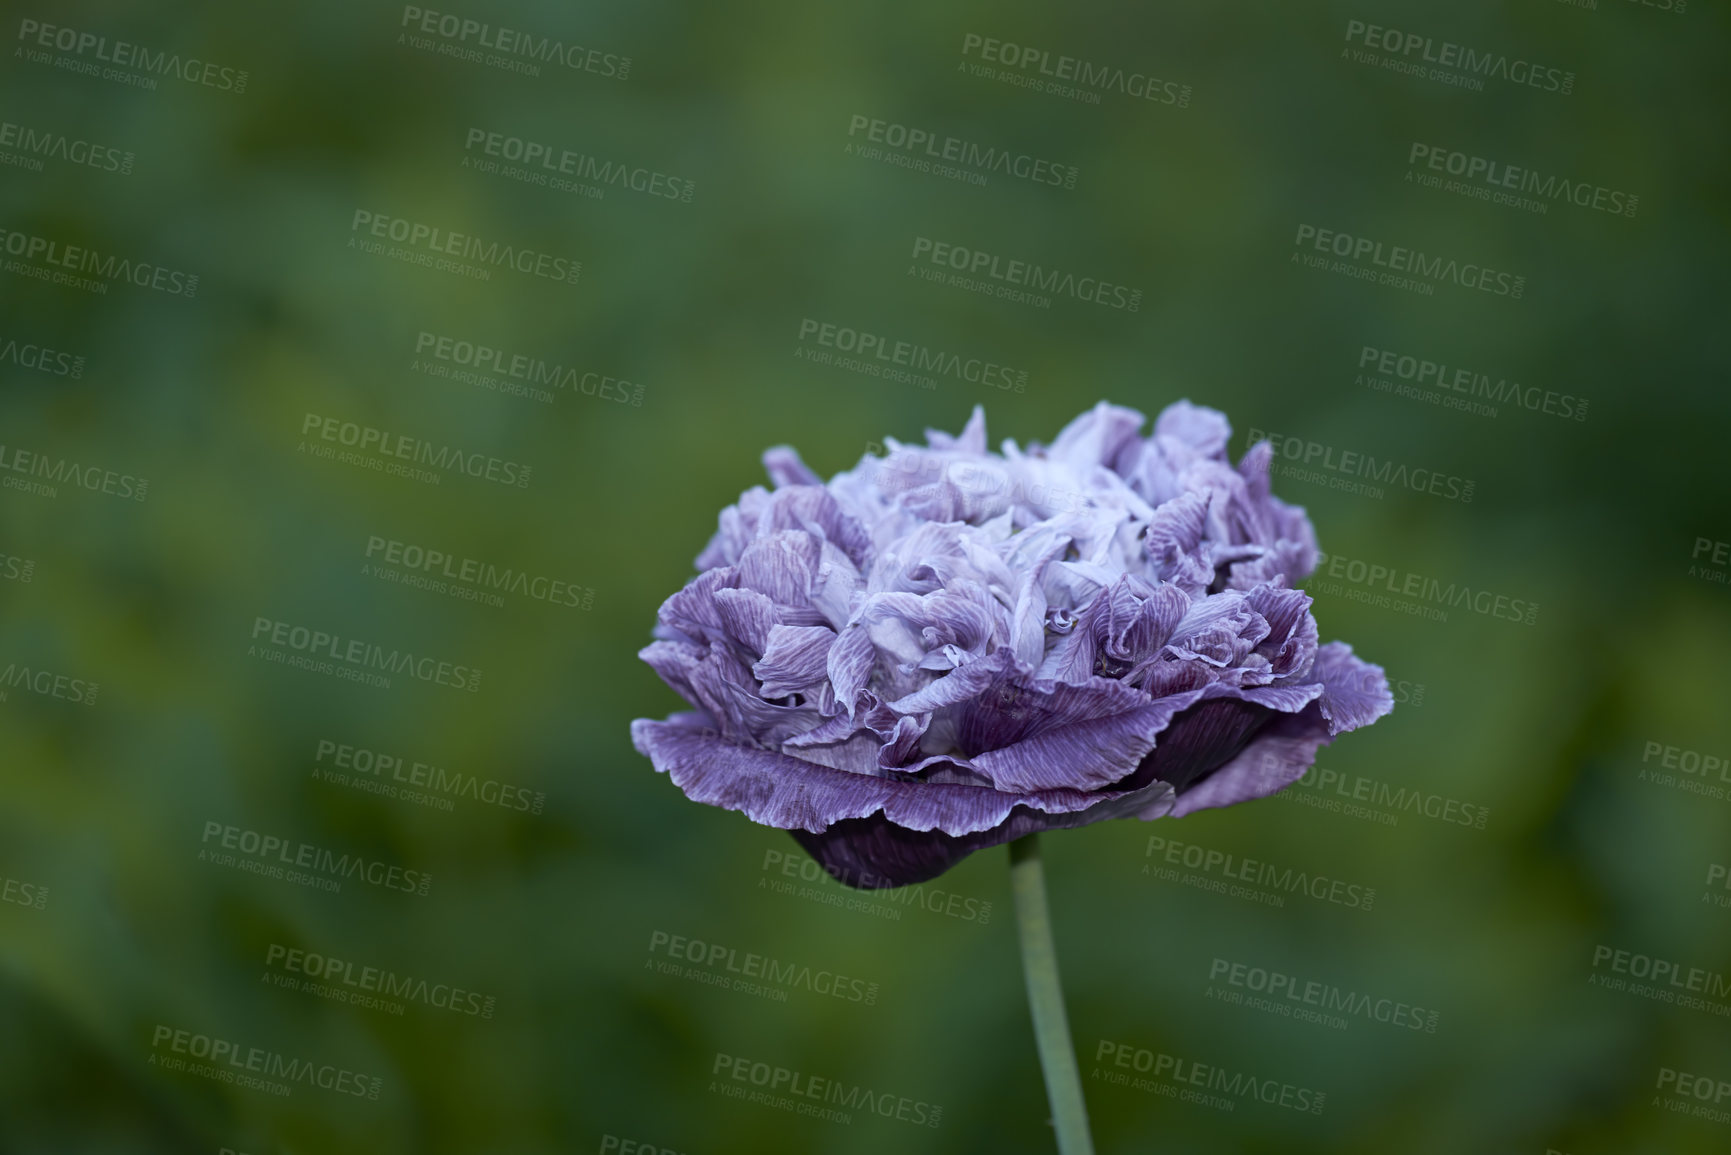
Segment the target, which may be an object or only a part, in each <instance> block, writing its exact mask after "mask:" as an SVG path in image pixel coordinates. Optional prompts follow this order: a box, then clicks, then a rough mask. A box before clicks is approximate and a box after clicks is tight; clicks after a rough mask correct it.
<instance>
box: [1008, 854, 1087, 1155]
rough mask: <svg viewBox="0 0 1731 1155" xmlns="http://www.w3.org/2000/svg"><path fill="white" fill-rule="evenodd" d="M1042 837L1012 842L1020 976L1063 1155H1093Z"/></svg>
mask: <svg viewBox="0 0 1731 1155" xmlns="http://www.w3.org/2000/svg"><path fill="white" fill-rule="evenodd" d="M1038 839H1039V835H1037V834H1026V835H1023V836H1022V837H1021V838H1018V839H1016V840H1015V841H1013V842H1011V843H1010V889H1011V891H1012V892H1013V893H1014V894H1015V897H1016V937H1017V939H1019V940H1020V942H1021V946H1022V973H1023V975H1024V976H1025V977H1026V978H1027V980H1028V1009H1029V1010H1030V1011H1032V1012H1033V1015H1034V1044H1035V1046H1036V1047H1037V1048H1038V1050H1039V1052H1040V1070H1041V1071H1042V1072H1043V1073H1044V1074H1045V1076H1046V1099H1047V1101H1048V1102H1050V1103H1051V1105H1052V1127H1053V1129H1054V1130H1056V1131H1057V1133H1058V1151H1059V1153H1060V1155H1094V1141H1093V1139H1091V1138H1089V1136H1088V1106H1087V1104H1086V1103H1085V1102H1084V1101H1083V1099H1082V1075H1081V1072H1080V1071H1078V1070H1077V1068H1076V1048H1075V1047H1074V1046H1073V1045H1072V1044H1071V1042H1070V1023H1069V1020H1068V1019H1066V1018H1065V1017H1064V988H1063V986H1062V985H1061V984H1060V983H1059V981H1058V951H1057V947H1056V946H1055V945H1054V944H1053V942H1052V912H1051V908H1050V907H1049V906H1047V904H1046V875H1045V872H1044V870H1043V869H1042V868H1041V866H1040V843H1039V841H1038Z"/></svg>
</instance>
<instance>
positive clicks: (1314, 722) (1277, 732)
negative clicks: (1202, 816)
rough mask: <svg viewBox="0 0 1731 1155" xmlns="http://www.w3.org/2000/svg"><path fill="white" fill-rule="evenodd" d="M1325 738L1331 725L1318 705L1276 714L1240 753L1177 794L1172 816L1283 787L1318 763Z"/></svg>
mask: <svg viewBox="0 0 1731 1155" xmlns="http://www.w3.org/2000/svg"><path fill="white" fill-rule="evenodd" d="M1327 743H1328V727H1327V724H1326V723H1325V722H1324V721H1323V719H1322V714H1321V710H1320V709H1319V708H1318V707H1316V706H1311V707H1309V708H1308V709H1306V710H1304V711H1303V712H1302V713H1299V714H1281V715H1276V717H1275V720H1273V721H1272V722H1270V723H1269V724H1268V725H1267V726H1266V727H1264V728H1263V730H1262V731H1261V732H1260V733H1259V734H1257V735H1256V737H1255V739H1254V740H1253V741H1252V742H1251V743H1250V744H1249V745H1248V746H1246V747H1245V748H1244V749H1243V750H1242V751H1240V752H1239V754H1238V756H1237V757H1235V758H1233V759H1232V760H1231V761H1229V762H1227V763H1226V764H1225V765H1223V766H1221V767H1220V768H1219V769H1218V770H1215V771H1214V772H1213V773H1212V774H1210V775H1208V776H1207V777H1206V778H1204V779H1202V781H1201V782H1199V783H1197V784H1196V785H1194V786H1192V787H1190V789H1188V790H1186V791H1184V792H1182V793H1181V794H1179V795H1178V804H1177V805H1176V806H1175V807H1173V809H1172V814H1173V817H1182V816H1184V815H1186V814H1193V813H1195V812H1196V811H1198V810H1207V809H1210V808H1212V807H1216V806H1232V805H1234V804H1236V803H1239V802H1248V801H1250V800H1251V799H1253V798H1265V797H1267V796H1268V795H1270V794H1273V793H1274V792H1275V791H1277V790H1282V789H1285V788H1286V787H1287V786H1290V785H1292V784H1293V783H1294V782H1296V781H1298V780H1299V779H1300V778H1302V777H1303V776H1304V772H1305V771H1306V770H1308V769H1310V767H1311V766H1312V765H1313V764H1315V762H1316V751H1317V750H1318V749H1319V748H1320V747H1322V746H1324V745H1326V744H1327Z"/></svg>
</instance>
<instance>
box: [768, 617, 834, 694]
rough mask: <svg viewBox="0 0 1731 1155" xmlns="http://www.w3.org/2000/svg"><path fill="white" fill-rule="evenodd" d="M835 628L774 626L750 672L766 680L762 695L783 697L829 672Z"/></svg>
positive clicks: (798, 690) (803, 688)
mask: <svg viewBox="0 0 1731 1155" xmlns="http://www.w3.org/2000/svg"><path fill="white" fill-rule="evenodd" d="M834 642H835V631H834V630H832V629H830V628H829V627H828V626H775V627H773V628H772V629H771V630H770V631H769V643H768V645H767V646H765V647H764V649H763V651H762V653H763V658H762V660H760V661H758V662H757V663H756V664H755V665H753V666H752V668H751V672H752V674H753V675H754V676H755V677H756V678H757V680H758V681H760V682H762V683H763V696H764V697H766V698H784V697H786V696H787V695H789V694H797V693H800V692H801V691H803V690H805V689H806V688H807V687H808V686H810V685H811V684H812V683H813V682H816V681H818V680H819V679H821V678H824V677H826V676H827V673H828V669H829V648H830V646H831V644H832V643H834Z"/></svg>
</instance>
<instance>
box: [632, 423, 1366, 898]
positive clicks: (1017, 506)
mask: <svg viewBox="0 0 1731 1155" xmlns="http://www.w3.org/2000/svg"><path fill="white" fill-rule="evenodd" d="M1144 421H1145V418H1144V417H1143V416H1142V414H1140V413H1137V412H1135V411H1134V410H1131V409H1124V408H1120V407H1118V406H1114V405H1108V404H1105V403H1104V402H1102V403H1101V404H1099V405H1097V406H1095V407H1094V408H1093V409H1092V410H1090V411H1088V412H1087V413H1084V414H1083V415H1081V416H1080V417H1078V418H1077V419H1076V420H1074V421H1072V422H1071V423H1070V424H1069V425H1068V426H1066V427H1065V428H1064V430H1063V432H1061V433H1060V434H1059V435H1058V438H1057V440H1056V441H1054V442H1053V443H1052V444H1051V445H1050V446H1040V445H1037V444H1036V445H1030V446H1029V447H1028V448H1027V449H1026V450H1023V449H1019V448H1018V447H1017V446H1016V445H1015V443H1014V442H1010V441H1006V442H1005V443H1004V445H1003V447H1002V453H1001V454H998V453H992V452H990V451H989V450H988V449H987V447H986V427H985V416H984V414H983V412H982V411H981V410H980V409H978V408H976V409H975V410H974V414H973V417H972V419H971V420H970V421H969V422H968V424H967V427H966V428H965V429H963V430H962V432H961V434H960V435H959V436H954V437H952V436H950V435H948V434H944V433H939V432H935V431H928V433H927V442H928V444H927V445H926V446H925V447H923V448H921V447H917V446H907V445H902V444H900V443H898V442H896V441H895V440H893V439H890V440H889V441H888V442H887V445H888V453H887V455H886V456H884V457H881V458H880V457H875V456H871V455H867V456H866V457H865V458H864V459H862V460H861V462H860V464H859V465H858V466H857V467H855V468H854V469H852V470H849V471H847V472H844V473H841V474H838V475H836V476H835V477H834V478H832V479H831V480H830V481H828V482H827V483H826V482H824V481H823V480H822V479H821V478H820V477H818V476H817V475H816V474H815V473H813V472H812V471H811V470H810V469H808V468H807V467H806V465H805V464H804V462H802V461H801V460H800V459H799V456H798V455H797V454H796V453H795V452H794V451H793V450H791V449H788V448H785V447H781V448H775V449H771V450H769V451H768V452H767V453H765V454H764V466H765V468H766V469H767V470H768V472H769V476H770V478H771V480H772V481H773V482H774V485H775V488H774V490H773V491H770V490H765V489H763V488H761V487H756V488H753V489H750V490H748V491H746V492H745V493H744V494H742V495H741V496H740V499H739V502H738V504H736V505H733V506H729V507H728V508H727V509H726V510H724V511H723V512H722V514H721V518H720V527H719V529H718V531H717V532H716V534H715V536H714V538H713V539H712V540H711V541H710V543H709V545H708V547H707V548H706V549H705V550H704V551H703V553H702V554H701V555H700V556H699V557H698V559H697V567H698V569H699V570H701V571H702V572H701V573H699V574H698V576H697V577H696V578H694V579H692V580H691V582H689V583H688V584H687V585H686V586H685V588H684V589H682V590H680V591H679V592H678V593H676V594H674V595H673V596H672V597H670V598H668V599H667V601H666V603H664V604H663V605H662V607H661V612H660V615H659V624H658V625H657V626H656V628H655V638H656V640H655V641H654V642H653V643H652V644H651V645H649V646H648V647H647V648H645V649H644V650H643V651H642V654H641V656H642V658H643V659H644V660H645V661H646V662H648V663H649V664H650V665H651V666H653V667H654V668H655V670H656V672H657V673H659V674H660V675H661V677H662V678H663V679H664V680H665V681H666V682H667V683H668V685H670V686H672V687H673V688H674V689H675V690H677V691H678V692H679V694H680V695H681V696H682V697H684V698H685V699H686V701H688V702H689V703H691V705H692V706H693V707H695V712H692V713H684V714H675V715H673V716H672V717H670V718H668V719H667V720H666V721H662V722H657V721H652V720H649V719H639V720H638V721H636V722H634V723H633V724H632V738H633V741H634V742H635V743H636V745H637V748H638V749H639V750H640V751H641V752H642V753H644V754H645V755H646V756H648V757H649V758H650V759H651V761H652V762H653V763H654V765H655V768H656V769H657V770H661V771H664V772H666V773H667V774H668V775H669V776H670V777H671V778H672V779H673V781H674V783H675V784H676V785H677V786H679V788H680V789H681V790H683V791H684V792H685V793H686V795H687V796H688V797H690V798H692V799H693V800H694V801H698V802H706V803H709V804H711V805H715V806H722V807H726V808H727V809H730V810H739V811H743V812H744V813H745V814H746V815H747V816H748V817H749V818H751V819H752V820H753V821H756V822H760V823H763V824H765V825H768V826H775V827H780V828H782V829H785V830H788V831H790V832H791V833H792V834H793V836H794V837H795V838H796V839H798V840H799V842H800V843H801V845H803V846H804V847H805V848H806V849H807V850H808V851H809V852H810V853H811V854H812V856H813V857H814V858H816V859H817V860H818V861H819V862H820V863H821V864H822V865H823V866H824V867H825V869H827V870H828V871H829V872H830V873H831V874H832V875H834V876H835V877H837V878H839V879H841V880H842V881H843V882H847V883H849V884H851V885H854V886H862V887H876V886H899V885H904V884H907V883H913V882H919V881H923V880H925V879H928V878H931V877H933V876H935V875H937V874H939V873H941V872H943V871H944V870H946V869H948V868H949V867H950V866H952V865H954V864H955V863H956V862H957V861H959V860H960V859H961V858H962V857H964V856H965V855H967V854H968V853H970V852H972V851H974V850H978V849H981V848H983V847H987V846H993V845H996V844H998V843H1001V842H1007V841H1009V840H1010V839H1012V838H1016V837H1019V836H1021V835H1023V834H1028V833H1031V832H1034V831H1038V830H1045V829H1051V828H1057V827H1071V826H1082V825H1086V824H1088V823H1091V822H1098V821H1100V820H1102V819H1105V818H1121V817H1131V816H1134V817H1138V818H1143V819H1151V818H1158V817H1161V816H1164V815H1183V814H1187V813H1190V812H1191V811H1195V810H1200V809H1204V808H1207V807H1213V806H1227V805H1231V804H1232V803H1234V802H1243V801H1246V800H1248V799H1252V798H1260V797H1263V796H1265V795H1268V794H1272V793H1274V792H1275V791H1277V790H1279V789H1281V788H1282V787H1285V786H1287V785H1289V784H1290V783H1292V782H1293V781H1295V780H1297V779H1298V778H1299V777H1300V776H1301V775H1302V774H1303V773H1304V771H1305V770H1307V769H1308V768H1309V767H1310V765H1311V763H1312V761H1313V760H1314V758H1315V756H1316V750H1317V749H1318V748H1319V747H1320V746H1322V745H1324V744H1326V743H1327V742H1329V741H1330V740H1331V739H1332V738H1333V737H1334V736H1335V735H1336V734H1339V733H1341V732H1342V731H1345V730H1351V729H1355V728H1357V727H1360V726H1365V725H1369V724H1370V723H1371V722H1373V721H1375V720H1376V719H1377V718H1379V717H1381V716H1382V715H1384V714H1386V713H1388V712H1389V711H1390V710H1391V709H1392V708H1393V699H1392V698H1391V696H1390V694H1389V690H1388V683H1387V681H1386V679H1385V678H1384V677H1383V672H1382V670H1381V669H1380V668H1379V667H1377V666H1373V665H1370V664H1368V663H1365V662H1363V661H1360V660H1359V659H1358V658H1356V657H1354V656H1353V653H1352V649H1351V647H1350V646H1347V645H1345V644H1343V643H1340V642H1331V643H1329V644H1327V645H1319V644H1318V642H1317V628H1316V621H1315V619H1314V618H1313V617H1312V616H1311V613H1310V604H1311V599H1310V597H1309V596H1308V595H1307V594H1304V593H1302V592H1300V591H1297V590H1294V589H1292V588H1290V585H1289V583H1290V582H1293V581H1298V580H1301V579H1302V578H1304V577H1305V576H1306V575H1308V574H1309V573H1310V572H1311V570H1313V569H1314V568H1315V566H1316V559H1317V551H1316V540H1315V535H1314V533H1313V531H1312V529H1311V526H1310V521H1309V519H1308V518H1306V517H1305V514H1304V511H1303V509H1301V508H1298V507H1295V506H1290V505H1287V504H1285V503H1284V502H1282V501H1280V500H1279V499H1277V498H1275V497H1274V496H1272V495H1271V494H1270V493H1269V487H1268V483H1269V469H1268V465H1269V457H1270V450H1269V446H1268V445H1267V443H1261V444H1258V445H1257V446H1256V447H1255V448H1253V449H1252V450H1250V452H1249V453H1247V454H1246V455H1245V456H1244V458H1243V460H1242V461H1240V462H1239V464H1238V466H1237V467H1236V468H1234V467H1233V466H1232V464H1231V463H1230V461H1229V460H1228V458H1227V455H1226V447H1227V443H1228V441H1229V439H1230V436H1231V427H1230V426H1229V425H1228V424H1227V422H1226V418H1225V417H1224V416H1223V415H1222V414H1220V413H1218V412H1216V411H1214V410H1212V409H1205V408H1202V407H1200V406H1195V405H1191V404H1190V403H1189V402H1187V401H1180V402H1177V403H1176V404H1173V405H1171V406H1168V407H1167V409H1166V410H1165V412H1163V413H1162V414H1161V415H1160V418H1159V420H1158V421H1156V422H1155V424H1154V431H1153V435H1152V436H1151V437H1143V436H1141V428H1142V426H1143V424H1144Z"/></svg>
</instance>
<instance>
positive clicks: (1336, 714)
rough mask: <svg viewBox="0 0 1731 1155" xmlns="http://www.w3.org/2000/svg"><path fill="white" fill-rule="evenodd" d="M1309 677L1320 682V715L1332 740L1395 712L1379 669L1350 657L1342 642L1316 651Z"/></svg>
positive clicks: (1347, 647) (1385, 681) (1383, 676)
mask: <svg viewBox="0 0 1731 1155" xmlns="http://www.w3.org/2000/svg"><path fill="white" fill-rule="evenodd" d="M1311 676H1312V677H1314V678H1315V679H1316V680H1317V681H1318V682H1321V683H1322V698H1321V702H1320V705H1321V706H1322V716H1323V717H1324V718H1326V719H1328V734H1329V737H1331V738H1332V737H1333V736H1334V735H1336V734H1339V733H1342V732H1344V731H1347V730H1356V729H1358V728H1359V727H1360V726H1368V725H1370V724H1371V723H1372V722H1374V721H1376V720H1377V719H1378V718H1380V717H1382V716H1383V715H1384V714H1387V713H1389V712H1390V711H1392V710H1393V709H1394V695H1393V694H1392V693H1390V692H1389V688H1388V678H1387V677H1386V676H1385V675H1384V674H1383V672H1382V667H1381V666H1373V665H1371V664H1370V663H1369V662H1366V661H1363V660H1361V659H1359V658H1357V657H1354V656H1353V653H1352V647H1351V646H1349V645H1347V644H1346V643H1345V642H1330V643H1328V644H1327V645H1326V646H1323V647H1321V648H1320V649H1318V650H1317V651H1316V665H1315V666H1313V667H1312V668H1311Z"/></svg>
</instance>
